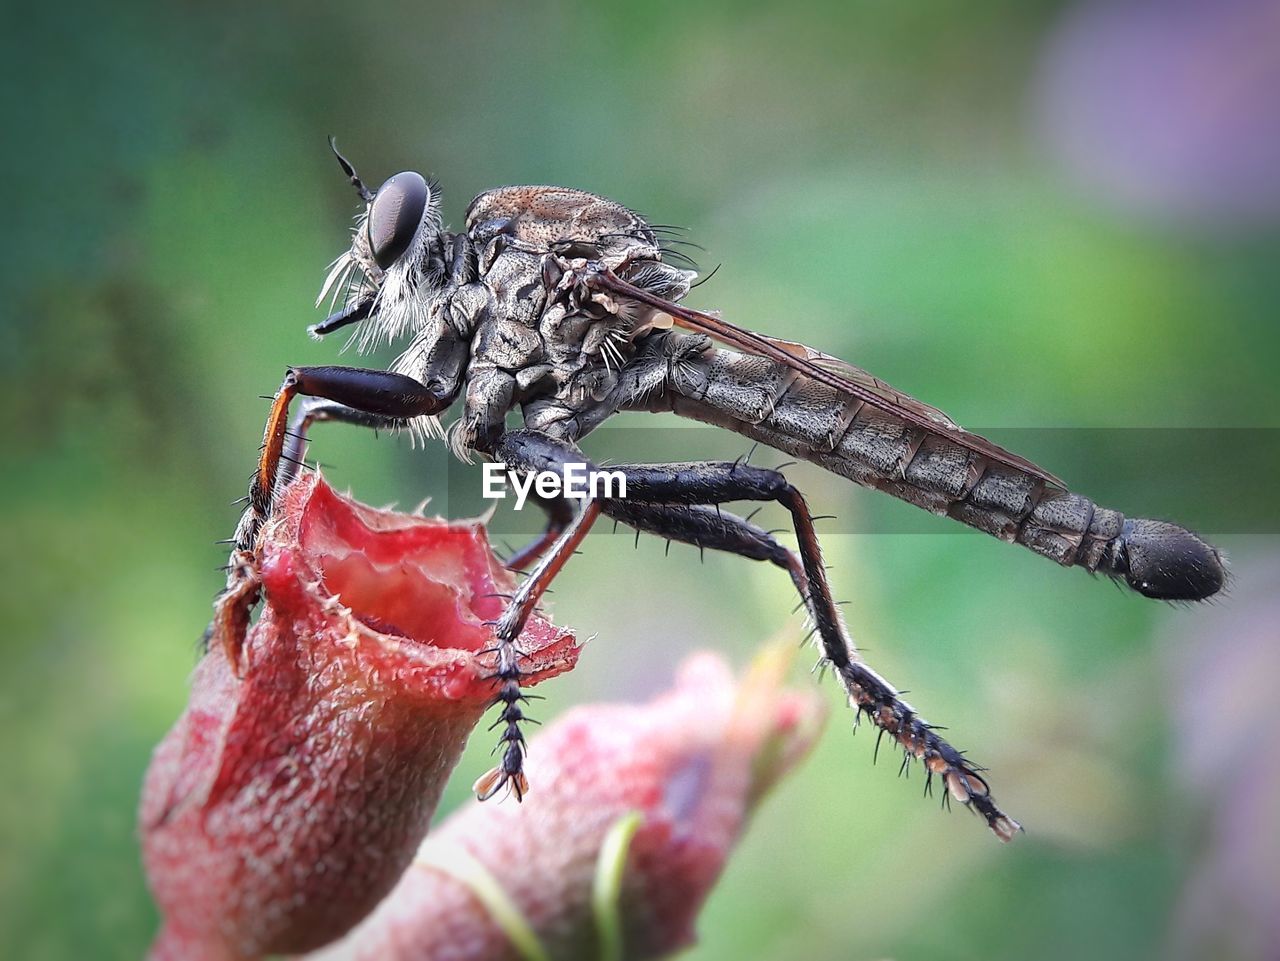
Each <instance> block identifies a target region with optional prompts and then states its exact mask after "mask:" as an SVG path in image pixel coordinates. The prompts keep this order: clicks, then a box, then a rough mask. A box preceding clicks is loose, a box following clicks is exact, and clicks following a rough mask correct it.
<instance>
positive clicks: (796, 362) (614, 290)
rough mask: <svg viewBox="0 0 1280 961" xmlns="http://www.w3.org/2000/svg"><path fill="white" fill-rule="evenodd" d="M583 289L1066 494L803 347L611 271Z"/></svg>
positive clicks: (876, 381) (1043, 474)
mask: <svg viewBox="0 0 1280 961" xmlns="http://www.w3.org/2000/svg"><path fill="white" fill-rule="evenodd" d="M588 284H589V286H594V287H597V288H599V289H602V290H605V291H607V292H609V293H611V294H614V295H617V296H621V297H625V298H628V299H631V300H637V301H639V302H641V303H643V304H645V305H647V306H649V307H653V308H654V309H656V310H660V311H663V312H665V313H667V314H670V315H671V317H672V318H674V320H675V323H676V325H677V326H680V327H684V328H685V329H686V330H694V331H697V332H698V333H701V334H706V335H707V336H708V337H711V338H712V339H714V340H718V341H720V342H721V343H724V344H726V345H728V346H730V347H734V348H736V349H738V350H741V351H744V352H745V353H749V354H757V355H760V356H763V357H769V358H771V359H772V360H776V361H777V362H779V363H781V364H785V365H786V366H788V367H790V368H791V369H792V370H795V371H797V372H799V373H801V374H804V375H805V376H806V377H811V378H813V379H814V380H816V381H818V382H819V383H822V384H826V385H827V386H828V387H832V388H834V389H836V390H838V391H840V392H841V393H844V394H848V395H849V396H851V397H854V398H856V399H858V400H861V401H863V402H864V403H867V404H870V405H871V406H872V407H876V408H878V409H880V410H882V411H884V412H885V413H887V414H890V415H892V416H894V417H897V418H898V419H900V420H903V421H906V422H907V423H909V424H912V425H914V426H916V427H920V428H923V429H924V430H927V431H929V432H930V433H931V434H933V435H935V436H938V437H941V438H943V439H945V440H948V441H951V442H952V443H956V444H959V445H960V446H962V447H965V448H967V449H968V450H971V451H973V452H974V453H976V454H980V455H982V456H983V457H987V458H990V459H991V460H993V461H996V462H997V463H1000V464H1004V465H1006V466H1008V467H1012V468H1014V469H1016V470H1019V471H1024V472H1025V473H1028V474H1030V475H1032V476H1033V477H1036V478H1039V479H1040V480H1042V481H1044V482H1045V483H1047V484H1051V485H1053V486H1055V487H1059V488H1063V489H1065V488H1066V485H1065V484H1064V483H1063V482H1062V481H1061V480H1060V479H1058V478H1057V477H1055V476H1054V475H1053V474H1051V473H1049V472H1048V471H1046V470H1045V469H1044V468H1043V467H1040V466H1038V465H1036V464H1033V463H1032V462H1031V461H1029V460H1027V459H1026V458H1025V457H1019V456H1018V455H1017V454H1014V453H1013V452H1011V451H1007V450H1005V449H1004V448H1003V447H1001V446H1000V445H998V444H995V443H992V442H991V441H989V440H987V439H986V438H985V437H982V436H980V435H978V434H971V433H969V432H968V431H967V430H964V429H963V428H961V427H960V426H959V425H958V424H957V423H956V422H955V421H954V420H952V419H951V418H950V417H948V416H947V415H946V414H944V413H943V412H942V411H940V410H938V409H937V408H935V407H930V406H929V405H928V404H925V403H923V402H921V401H919V400H916V399H915V398H914V397H912V396H911V395H910V394H905V393H903V392H902V391H900V390H897V389H896V388H894V387H891V386H890V385H889V384H887V383H885V382H884V381H883V380H881V379H880V378H878V377H875V376H873V375H872V374H870V373H868V372H867V371H865V370H863V369H862V368H861V367H855V366H854V365H853V364H849V363H846V362H845V361H843V360H840V359H839V358H836V357H832V356H830V355H828V354H823V353H821V352H820V351H816V350H814V349H813V348H811V347H806V346H805V345H804V344H797V343H793V342H791V341H786V340H779V339H777V338H774V337H768V336H766V335H764V334H757V333H755V332H754V331H750V330H746V329H744V328H742V327H738V326H736V325H735V324H731V323H729V322H728V321H726V320H722V319H721V318H719V317H715V316H713V315H711V314H707V313H703V312H702V311H700V310H693V309H692V308H689V307H683V306H681V305H679V304H675V303H672V302H671V301H668V300H663V299H662V298H661V297H656V296H654V295H653V294H651V293H649V292H648V291H646V290H644V289H643V288H641V287H637V286H635V285H634V284H630V283H628V282H627V281H625V280H623V279H622V278H621V277H618V276H617V275H616V274H614V273H612V272H611V271H601V272H599V273H596V274H594V275H592V276H591V277H590V278H589V280H588Z"/></svg>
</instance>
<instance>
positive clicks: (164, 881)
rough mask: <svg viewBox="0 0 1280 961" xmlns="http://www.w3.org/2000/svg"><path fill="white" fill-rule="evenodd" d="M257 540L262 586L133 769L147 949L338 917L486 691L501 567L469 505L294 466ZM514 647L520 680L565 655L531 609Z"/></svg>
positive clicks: (223, 953) (261, 946)
mask: <svg viewBox="0 0 1280 961" xmlns="http://www.w3.org/2000/svg"><path fill="white" fill-rule="evenodd" d="M256 556H257V558H258V570H259V573H260V575H261V579H262V590H263V596H264V605H263V609H262V613H261V615H260V617H259V619H258V621H257V623H256V624H255V625H254V627H253V629H252V630H251V632H250V633H249V635H248V638H247V641H246V642H245V644H244V646H243V651H242V653H241V656H240V657H239V659H238V664H236V665H235V666H234V667H233V665H232V663H231V661H230V660H229V659H228V657H227V655H226V652H225V651H224V650H223V649H222V648H220V647H215V648H213V649H211V650H210V651H209V652H208V653H207V654H205V656H204V658H203V659H202V660H201V661H200V663H199V665H198V666H197V667H196V670H195V676H194V679H193V682H192V687H191V696H190V702H189V704H188V706H187V710H186V712H185V713H184V714H183V715H182V716H181V717H180V718H179V719H178V721H177V723H176V724H175V725H174V727H173V729H172V730H171V731H170V732H169V734H168V735H167V736H166V738H165V739H164V741H163V742H162V743H161V744H160V746H159V747H158V748H157V749H156V752H155V755H154V757H153V758H152V762H151V767H150V770H149V771H148V772H147V778H146V783H145V785H144V789H143V798H142V806H141V812H140V823H141V831H142V842H143V854H144V860H145V864H146V869H147V875H148V880H149V882H150V885H151V889H152V892H153V894H154V896H155V899H156V902H157V903H158V904H159V906H160V909H161V911H162V912H163V913H164V918H165V921H164V927H163V929H162V930H161V933H160V935H159V936H158V937H157V939H156V943H155V945H154V946H153V948H152V956H153V957H154V958H174V959H178V958H181V959H184V961H199V959H206V958H207V959H228V961H229V959H248V958H256V957H260V956H262V955H265V954H275V953H295V952H301V951H307V950H311V949H314V948H316V947H319V946H320V945H323V944H326V943H328V942H329V941H331V940H333V939H334V938H337V937H339V936H341V935H342V934H343V933H344V932H346V931H347V930H349V929H350V928H351V927H352V926H353V925H354V924H356V922H358V921H359V920H360V919H361V918H362V917H364V915H365V914H366V913H368V912H369V911H370V910H371V909H372V908H373V906H374V905H376V904H377V903H378V901H379V900H381V899H382V897H383V896H384V895H385V894H386V893H387V892H388V891H389V890H390V889H391V887H392V886H393V885H394V884H395V882H396V880H397V879H398V878H399V877H400V875H401V873H402V872H403V870H404V869H405V867H406V865H408V864H409V862H410V861H411V860H412V858H413V855H414V852H415V851H416V850H417V847H418V845H419V843H420V842H421V840H422V837H423V835H424V834H425V833H426V829H427V824H428V821H429V819H430V817H431V814H432V812H433V811H434V809H435V806H436V804H437V802H438V801H439V799H440V792H441V790H442V789H443V787H444V784H445V781H446V779H447V778H448V776H449V773H450V771H451V770H452V769H453V767H454V765H455V764H456V762H457V760H458V756H459V754H460V752H461V751H462V748H463V746H464V745H465V743H466V740H467V736H468V735H469V734H470V732H471V730H472V728H473V727H474V726H475V724H476V722H477V720H479V718H480V716H481V715H482V714H483V712H484V710H485V708H486V706H487V705H488V703H489V702H490V700H491V699H492V696H493V694H494V692H495V687H494V684H493V682H492V681H490V680H488V679H487V675H489V674H490V673H491V672H492V671H493V667H494V664H493V658H492V655H490V654H488V653H484V651H485V649H486V648H488V647H489V646H490V645H491V644H492V634H491V632H490V630H489V628H488V627H487V626H485V623H484V622H485V621H489V620H492V619H493V618H496V617H497V616H498V615H499V614H500V613H501V611H502V609H503V606H504V603H505V601H504V599H503V598H502V597H498V596H496V593H497V592H507V591H510V590H511V589H512V579H511V577H510V575H509V574H508V573H507V572H506V571H505V570H503V568H502V566H501V564H500V563H499V562H498V561H497V560H496V559H495V558H494V556H493V554H492V552H491V551H490V549H489V546H488V542H487V540H486V538H485V533H484V529H483V527H482V525H481V524H480V523H478V522H468V523H456V524H451V523H447V522H445V521H441V520H430V519H426V518H422V517H416V516H412V517H411V516H406V515H403V514H393V513H390V512H385V511H377V510H373V509H371V508H368V507H364V506H362V505H360V504H356V503H354V502H352V501H350V500H348V499H346V498H343V497H340V496H338V495H337V494H335V493H334V492H333V490H332V489H331V488H329V487H328V486H327V485H326V484H325V483H324V482H323V481H322V480H320V479H318V478H316V477H306V478H304V479H302V480H300V481H298V482H297V483H295V484H294V485H293V486H292V487H290V488H289V489H288V491H287V492H286V493H285V495H284V497H283V499H282V501H281V503H280V506H279V508H278V509H277V511H276V513H275V515H274V519H273V520H272V522H271V523H270V524H269V525H268V526H267V527H266V528H265V529H264V531H263V533H262V536H261V538H260V540H259V543H258V546H257V550H256ZM520 646H521V649H522V650H523V651H524V652H525V653H526V654H527V655H529V657H528V659H527V660H526V661H522V666H523V667H524V668H525V669H526V670H527V671H528V672H529V677H528V678H527V679H526V683H536V682H537V681H538V680H541V679H543V678H546V677H551V676H553V675H555V674H558V673H560V672H562V671H566V670H569V669H570V668H571V667H572V666H573V665H574V663H575V662H576V660H577V656H578V648H577V645H576V642H575V641H574V638H573V636H572V635H571V634H570V633H568V632H566V631H561V630H558V629H556V628H555V627H553V626H552V625H551V624H549V623H548V622H547V621H545V620H542V619H540V618H538V617H537V616H535V617H533V618H531V619H530V621H529V626H528V627H527V629H526V630H525V632H524V634H523V636H522V638H521V642H520Z"/></svg>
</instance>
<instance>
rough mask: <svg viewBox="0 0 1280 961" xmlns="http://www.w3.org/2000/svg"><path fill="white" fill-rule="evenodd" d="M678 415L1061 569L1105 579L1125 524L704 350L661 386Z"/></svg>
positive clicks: (922, 434) (919, 434) (800, 385)
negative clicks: (1100, 573)
mask: <svg viewBox="0 0 1280 961" xmlns="http://www.w3.org/2000/svg"><path fill="white" fill-rule="evenodd" d="M668 400H669V403H670V406H671V409H672V410H674V411H675V412H676V413H678V414H681V415H684V416H688V417H691V418H694V419H697V420H701V421H705V422H710V423H715V424H719V425H720V426H724V427H728V428H730V429H732V430H734V431H736V432H738V433H740V434H743V435H745V436H747V437H750V438H752V439H753V440H758V441H760V442H761V443H763V444H767V445H768V446H770V447H773V448H776V449H778V450H783V451H786V452H788V453H790V454H792V455H793V456H796V457H801V458H804V459H805V460H808V461H811V462H812V463H815V464H817V465H819V466H820V467H823V468H825V469H827V470H829V471H832V472H833V473H836V474H839V475H841V476H843V477H847V478H848V479H850V480H852V481H855V482H856V483H859V484H862V485H864V486H867V487H873V488H876V489H877V490H882V491H884V492H886V493H888V494H892V495H893V496H895V497H898V498H900V499H902V500H905V501H908V502H910V503H912V504H915V505H917V506H919V507H922V508H924V509H925V510H928V511H930V512H932V513H935V514H940V515H945V516H950V517H953V518H955V519H956V520H958V521H961V522H963V523H965V524H968V525H969V526H970V527H975V528H977V529H978V530H982V531H985V532H987V533H988V534H991V535H993V536H994V537H998V538H1000V539H1001V540H1005V541H1010V542H1013V543H1019V544H1022V545H1024V546H1026V547H1029V548H1030V549H1031V550H1033V551H1035V552H1036V553H1037V554H1041V555H1043V556H1045V557H1048V558H1051V559H1053V560H1055V561H1057V562H1058V563H1059V564H1064V565H1071V564H1079V565H1081V566H1083V567H1086V568H1088V569H1089V570H1097V569H1098V568H1099V566H1100V565H1102V566H1103V568H1104V569H1107V570H1108V573H1111V572H1112V571H1111V570H1110V569H1109V568H1110V567H1111V566H1112V559H1111V558H1109V557H1108V556H1107V551H1108V545H1109V543H1110V542H1111V541H1112V540H1113V539H1115V538H1117V537H1119V536H1120V535H1121V533H1122V530H1123V528H1124V521H1125V519H1124V516H1123V515H1122V514H1120V513H1118V512H1117V511H1113V510H1108V509H1106V508H1102V507H1098V506H1097V505H1095V504H1094V503H1093V502H1092V501H1090V500H1089V499H1088V498H1086V497H1082V496H1081V495H1079V494H1073V493H1071V492H1069V491H1064V490H1059V489H1057V488H1055V487H1050V486H1048V485H1046V484H1045V483H1044V482H1043V481H1042V480H1040V479H1039V478H1037V477H1034V476H1032V475H1031V474H1028V473H1026V472H1024V471H1021V470H1019V469H1018V468H1016V467H1012V466H1008V465H1005V464H1001V463H999V462H996V461H994V460H992V459H991V458H988V457H986V456H984V455H982V454H978V453H976V452H974V451H971V450H969V449H968V448H966V447H963V446H961V445H960V444H958V443H955V442H954V441H950V440H948V439H947V438H946V430H947V428H946V427H943V426H941V425H940V426H939V428H938V432H937V433H936V434H935V433H931V432H930V431H927V430H924V429H923V428H920V427H917V426H914V425H911V424H908V423H906V422H905V421H902V420H899V419H897V418H895V417H893V416H892V415H891V414H889V413H887V412H885V411H883V410H880V409H879V408H877V407H873V406H872V405H870V404H866V403H863V402H861V401H859V400H857V399H855V398H852V397H850V396H848V395H845V394H842V393H840V392H839V391H837V390H835V389H834V388H832V387H829V386H827V385H825V384H822V383H819V382H817V381H815V380H813V379H811V378H809V377H806V376H804V375H803V374H800V373H797V372H795V371H793V370H791V369H789V368H787V367H784V366H783V365H781V364H779V363H776V362H775V361H773V360H770V359H768V358H764V357H756V356H752V355H748V354H741V353H738V352H736V351H731V350H726V349H722V348H712V349H709V350H707V351H706V352H704V353H703V354H701V355H699V356H697V357H695V358H693V359H692V360H685V361H683V362H682V363H681V364H680V365H679V367H678V369H676V370H674V371H673V372H672V376H671V377H670V379H669V394H668Z"/></svg>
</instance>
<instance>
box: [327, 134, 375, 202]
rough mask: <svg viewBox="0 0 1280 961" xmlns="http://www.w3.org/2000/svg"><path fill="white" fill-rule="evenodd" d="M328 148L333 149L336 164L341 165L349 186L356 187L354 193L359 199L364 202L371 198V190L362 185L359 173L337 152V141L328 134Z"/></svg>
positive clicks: (369, 200) (370, 200)
mask: <svg viewBox="0 0 1280 961" xmlns="http://www.w3.org/2000/svg"><path fill="white" fill-rule="evenodd" d="M329 149H330V150H332V151H333V155H334V156H335V157H337V158H338V165H339V166H341V167H342V172H343V173H344V174H346V175H347V179H348V180H350V181H351V186H353V187H355V188H356V193H358V194H359V195H360V199H361V200H363V201H364V202H365V203H370V202H372V200H373V191H372V190H370V189H369V188H368V187H366V186H365V185H364V181H363V180H361V179H360V175H359V174H357V173H356V168H355V167H353V166H351V162H350V161H349V160H347V158H346V157H344V156H342V154H340V153H339V152H338V141H337V140H335V139H334V138H333V135H332V134H330V136H329Z"/></svg>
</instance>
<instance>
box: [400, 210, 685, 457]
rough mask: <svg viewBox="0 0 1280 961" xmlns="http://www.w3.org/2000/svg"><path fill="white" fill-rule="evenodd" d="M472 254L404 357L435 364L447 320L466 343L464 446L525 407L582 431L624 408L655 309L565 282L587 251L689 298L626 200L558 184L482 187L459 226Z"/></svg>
mask: <svg viewBox="0 0 1280 961" xmlns="http://www.w3.org/2000/svg"><path fill="white" fill-rule="evenodd" d="M464 236H465V237H466V238H467V239H468V241H469V242H470V244H471V245H472V247H473V248H474V254H475V265H476V270H475V275H474V277H473V278H472V279H471V280H470V282H468V283H466V284H463V285H460V286H455V287H453V288H445V289H443V290H440V291H439V292H437V293H435V294H434V295H433V300H432V303H431V310H430V314H431V315H432V317H431V320H430V321H429V322H428V324H427V326H426V327H425V328H424V329H423V330H422V332H421V334H420V335H419V337H417V338H415V342H414V344H413V345H411V347H410V349H409V350H408V351H406V353H405V354H404V355H402V357H401V358H400V360H399V361H397V363H396V365H395V367H396V369H397V370H398V371H400V372H403V373H407V374H410V375H412V376H417V377H420V378H424V379H425V376H426V375H430V374H431V373H432V372H433V371H435V370H438V369H439V366H440V364H441V354H442V351H441V349H440V348H439V346H438V344H439V338H441V337H442V336H447V335H448V330H447V328H448V327H449V326H452V327H453V328H454V329H455V330H457V331H458V332H459V334H460V335H461V336H462V337H463V338H464V339H465V340H466V341H467V342H468V343H467V344H466V345H465V347H466V351H465V357H462V358H459V359H460V361H461V362H462V364H463V365H464V371H465V373H464V375H463V376H464V380H465V385H464V386H463V392H462V398H463V410H462V414H461V418H460V420H459V423H458V425H457V427H456V428H455V431H454V433H453V435H452V436H451V442H452V446H453V447H454V448H455V450H457V451H458V453H460V454H463V455H464V456H465V454H466V452H467V450H469V449H470V448H473V447H475V446H476V445H477V442H480V443H481V444H482V443H483V439H484V438H485V437H486V436H491V435H492V434H493V433H494V432H495V431H498V430H500V429H501V426H502V424H503V423H504V422H505V418H506V413H507V411H509V410H511V409H512V408H515V407H521V408H522V409H523V412H524V416H525V420H526V423H528V424H529V426H531V427H535V428H537V429H541V430H544V431H547V432H549V433H553V434H557V435H559V436H564V437H577V436H581V435H582V434H584V433H586V431H587V430H589V429H591V427H594V426H595V424H596V423H598V422H599V421H600V420H602V419H603V418H604V417H606V416H608V414H610V413H612V412H613V410H615V409H616V408H617V403H616V399H615V395H616V393H617V391H616V386H617V383H618V374H619V371H620V369H621V368H623V367H624V366H625V365H626V364H627V363H628V361H629V360H630V359H631V357H632V356H633V354H634V347H633V343H632V341H633V338H634V334H635V332H636V330H637V324H638V323H642V322H643V321H644V320H645V318H646V316H647V314H648V311H637V310H634V309H628V307H627V306H625V305H620V304H618V303H615V302H613V301H610V300H607V299H593V298H590V297H584V296H581V295H580V294H579V293H578V292H575V291H572V290H565V289H561V287H560V286H559V285H558V283H557V282H558V280H559V278H560V277H561V276H563V273H564V270H565V269H566V268H568V267H569V266H570V265H572V264H574V263H578V262H585V261H592V262H596V263H599V264H600V265H602V266H604V267H606V268H608V269H609V270H612V271H615V272H617V273H618V274H620V275H623V276H627V277H629V278H631V279H632V281H633V282H635V283H638V284H642V285H645V286H652V287H654V289H655V290H659V289H660V292H661V294H662V295H663V296H666V297H676V298H678V297H682V296H683V295H684V294H685V293H686V292H687V290H688V286H689V281H690V280H691V279H692V277H693V274H692V273H690V272H687V271H683V270H679V269H677V268H675V267H671V266H670V265H667V264H664V263H662V249H661V247H660V245H659V244H658V242H657V239H656V237H655V235H654V232H653V231H652V230H651V229H650V228H649V226H648V225H647V224H646V223H645V222H644V220H643V219H642V218H640V217H639V216H638V215H637V214H635V213H633V212H632V211H630V210H628V209H626V208H625V207H623V206H621V205H620V204H617V203H614V202H613V201H610V200H606V199H604V198H602V197H597V196H595V195H593V194H589V193H586V192H584V191H580V190H572V189H567V188H560V187H503V188H499V189H497V190H492V191H488V192H487V193H484V194H481V195H480V196H479V197H477V198H476V199H475V200H474V201H473V202H472V204H471V206H470V208H469V209H468V212H467V221H466V232H465V235H464Z"/></svg>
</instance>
